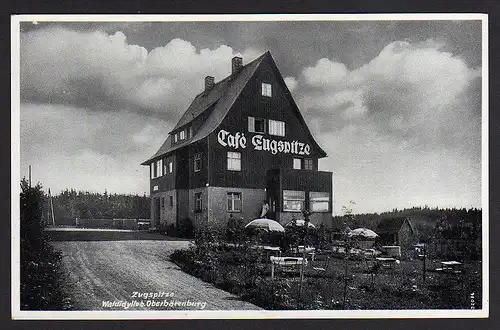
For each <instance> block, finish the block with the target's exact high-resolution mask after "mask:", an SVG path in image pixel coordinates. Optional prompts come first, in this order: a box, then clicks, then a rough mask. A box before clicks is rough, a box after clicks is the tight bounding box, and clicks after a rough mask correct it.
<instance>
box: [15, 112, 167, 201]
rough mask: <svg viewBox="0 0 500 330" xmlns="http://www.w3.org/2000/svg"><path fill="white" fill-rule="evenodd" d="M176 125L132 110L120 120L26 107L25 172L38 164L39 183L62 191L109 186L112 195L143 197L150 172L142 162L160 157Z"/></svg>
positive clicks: (23, 121)
mask: <svg viewBox="0 0 500 330" xmlns="http://www.w3.org/2000/svg"><path fill="white" fill-rule="evenodd" d="M173 124H174V123H173V122H168V121H164V120H159V119H157V118H154V117H147V116H141V115H140V114H137V113H133V112H128V111H121V112H120V115H119V116H117V115H116V113H112V112H100V111H90V110H88V109H84V108H75V107H70V106H65V105H51V104H33V103H30V104H28V103H23V104H21V111H20V133H21V134H20V137H21V141H20V142H21V155H20V156H21V165H22V169H21V172H22V173H26V170H27V166H28V165H33V171H34V173H33V174H34V178H35V180H36V181H41V182H42V183H44V184H46V185H49V187H52V189H55V190H56V191H58V190H61V189H65V188H71V187H74V188H79V189H87V190H99V191H103V190H104V188H106V187H107V188H108V191H122V192H128V193H134V192H138V193H142V192H144V190H147V187H148V169H147V168H146V167H144V166H141V165H140V163H142V162H143V161H144V160H146V159H147V158H148V157H149V156H151V155H152V154H153V153H155V152H156V150H157V149H158V148H159V146H160V145H161V144H162V143H163V141H164V140H165V138H166V136H167V135H168V132H169V130H170V129H171V128H172V127H173ZM42 169H43V170H42ZM105 185H106V186H105ZM110 188H113V189H110Z"/></svg>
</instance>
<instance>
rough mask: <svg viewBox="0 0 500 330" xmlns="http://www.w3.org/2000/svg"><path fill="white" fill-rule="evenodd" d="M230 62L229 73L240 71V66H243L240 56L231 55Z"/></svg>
mask: <svg viewBox="0 0 500 330" xmlns="http://www.w3.org/2000/svg"><path fill="white" fill-rule="evenodd" d="M231 64H232V71H231V73H232V74H235V73H237V72H238V71H240V70H241V68H242V67H243V59H242V58H241V57H238V56H235V57H233V59H232V61H231Z"/></svg>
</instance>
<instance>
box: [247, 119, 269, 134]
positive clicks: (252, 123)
mask: <svg viewBox="0 0 500 330" xmlns="http://www.w3.org/2000/svg"><path fill="white" fill-rule="evenodd" d="M248 131H249V132H252V133H265V132H266V120H265V119H263V118H255V117H248Z"/></svg>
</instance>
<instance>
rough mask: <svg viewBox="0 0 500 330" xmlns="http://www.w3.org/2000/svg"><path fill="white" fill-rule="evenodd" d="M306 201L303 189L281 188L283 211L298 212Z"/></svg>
mask: <svg viewBox="0 0 500 330" xmlns="http://www.w3.org/2000/svg"><path fill="white" fill-rule="evenodd" d="M305 201H306V193H305V191H296V190H283V211H292V212H300V211H302V210H303V209H304V205H305Z"/></svg>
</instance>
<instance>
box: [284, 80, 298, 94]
mask: <svg viewBox="0 0 500 330" xmlns="http://www.w3.org/2000/svg"><path fill="white" fill-rule="evenodd" d="M285 84H286V86H287V87H288V89H289V90H290V91H291V92H293V91H294V90H295V89H296V88H297V86H298V84H299V83H298V81H297V79H295V77H286V78H285Z"/></svg>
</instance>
